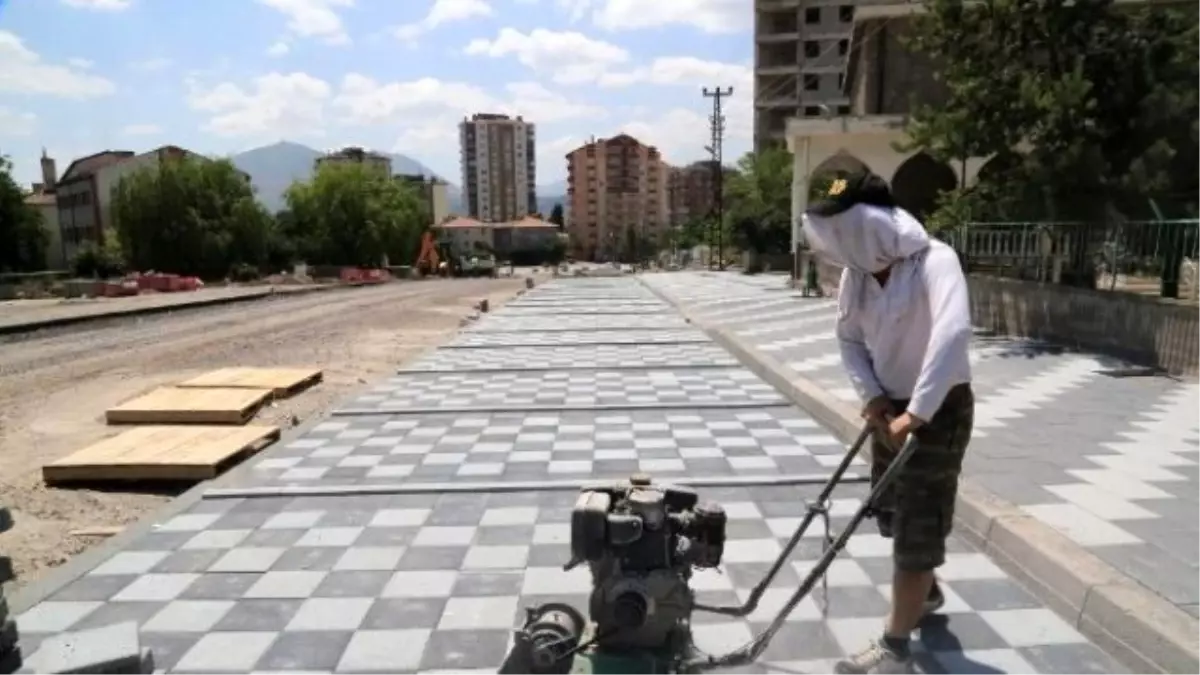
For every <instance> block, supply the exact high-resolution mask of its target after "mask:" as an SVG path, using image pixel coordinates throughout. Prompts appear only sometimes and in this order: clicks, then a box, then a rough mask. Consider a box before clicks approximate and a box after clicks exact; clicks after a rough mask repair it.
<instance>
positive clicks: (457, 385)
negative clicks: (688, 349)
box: [344, 367, 784, 412]
mask: <svg viewBox="0 0 1200 675" xmlns="http://www.w3.org/2000/svg"><path fill="white" fill-rule="evenodd" d="M783 401H784V399H783V398H782V396H781V395H780V394H779V392H777V391H775V389H774V388H773V387H771V386H770V385H769V384H767V383H765V382H763V381H762V380H761V379H759V378H758V376H757V375H755V374H754V373H752V372H750V371H749V370H746V369H745V368H740V367H735V368H719V369H694V370H687V369H670V370H668V369H661V370H641V371H615V370H595V371H540V372H528V373H522V372H508V373H466V372H464V373H445V374H443V373H438V374H433V373H430V374H420V375H398V376H395V377H391V378H388V379H387V380H385V381H384V382H383V383H382V384H380V385H378V386H376V387H374V388H372V389H371V390H369V391H368V392H367V393H365V394H362V395H359V396H358V397H356V398H354V399H352V400H350V401H349V402H348V403H347V404H346V405H345V406H344V408H348V409H353V410H372V411H374V410H378V411H380V412H390V411H393V410H395V411H402V410H405V409H414V410H415V409H420V410H427V409H437V408H443V409H445V408H450V409H470V408H489V409H499V410H521V409H528V408H546V409H550V408H555V407H559V408H561V407H575V406H585V407H598V406H606V405H627V404H634V405H643V406H655V405H656V406H662V405H672V406H677V407H678V406H686V405H689V404H715V403H761V404H780V403H783Z"/></svg>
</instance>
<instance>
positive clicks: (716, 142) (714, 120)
mask: <svg viewBox="0 0 1200 675" xmlns="http://www.w3.org/2000/svg"><path fill="white" fill-rule="evenodd" d="M702 93H703V94H704V97H705V98H711V99H712V101H713V111H712V116H711V117H709V119H708V121H709V130H710V132H711V134H712V138H711V142H712V145H709V146H708V148H706V149H707V150H708V151H709V153H710V154H711V155H712V159H713V172H714V174H713V190H714V194H713V206H714V211H715V214H714V215H715V216H716V217H715V218H714V219H713V224H712V226H713V227H715V228H716V230H717V266H718V268H719V269H721V270H724V269H725V258H724V256H723V253H724V242H723V241H722V232H721V230H722V228H721V224H722V222H723V221H724V220H725V198H724V197H725V195H724V192H725V190H724V187H725V186H724V182H725V180H724V179H725V170H724V168H725V167H724V164H725V162H724V152H723V147H722V146H724V144H725V115H723V114H722V113H721V101H722V100H723V99H724V98H725V97H728V96H733V87H726V88H725V89H722V88H721V87H715V88H714V89H712V90H710V89H709V88H708V87H705V88H704V89H703V91H702ZM710 241H711V239H710ZM712 255H713V254H712V245H711V244H710V245H709V247H708V267H709V269H712V262H713V261H712Z"/></svg>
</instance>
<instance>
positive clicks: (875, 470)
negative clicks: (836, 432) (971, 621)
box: [871, 403, 946, 616]
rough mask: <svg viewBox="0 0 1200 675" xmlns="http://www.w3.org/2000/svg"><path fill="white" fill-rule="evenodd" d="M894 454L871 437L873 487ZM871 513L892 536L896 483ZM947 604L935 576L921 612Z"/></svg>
mask: <svg viewBox="0 0 1200 675" xmlns="http://www.w3.org/2000/svg"><path fill="white" fill-rule="evenodd" d="M900 412H903V406H900V405H899V404H898V403H897V404H895V409H894V410H893V414H899V413H900ZM892 457H893V454H892V452H891V450H890V449H889V448H888V447H887V446H886V445H884V444H883V443H881V442H879V439H878V438H876V437H872V438H871V488H872V489H874V488H875V485H877V484H878V483H879V479H880V478H881V477H882V476H883V473H884V472H885V471H887V469H888V467H889V466H891V464H892ZM871 515H872V517H874V519H875V525H876V526H877V527H878V528H879V536H881V537H883V538H884V539H891V538H892V521H893V520H894V519H895V516H896V486H895V483H893V484H892V485H889V486H887V487H886V488H885V489H884V490H883V492H882V493H880V495H879V497H878V498H877V499H876V500H875V503H874V504H873V505H872V507H871ZM944 604H946V598H945V597H944V596H943V595H942V590H941V588H939V587H938V583H937V579H936V578H934V579H933V581H932V582H931V583H930V584H929V589H928V590H927V591H926V593H925V600H924V602H923V604H922V610H921V614H922V616H924V615H926V614H932V613H934V612H936V611H938V610H939V609H941V608H942V605H944Z"/></svg>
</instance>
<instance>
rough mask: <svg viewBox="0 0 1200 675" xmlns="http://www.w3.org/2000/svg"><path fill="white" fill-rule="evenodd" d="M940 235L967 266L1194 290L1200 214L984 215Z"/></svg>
mask: <svg viewBox="0 0 1200 675" xmlns="http://www.w3.org/2000/svg"><path fill="white" fill-rule="evenodd" d="M938 236H939V237H940V238H941V239H942V240H943V241H945V242H946V243H947V244H949V245H950V246H952V247H953V248H954V249H955V250H956V251H957V252H958V254H959V257H960V258H961V259H962V261H963V265H964V267H966V269H967V270H968V271H969V272H974V273H989V274H996V275H999V276H1005V277H1012V278H1017V279H1025V280H1029V281H1040V282H1048V283H1063V284H1069V285H1073V286H1084V287H1089V288H1098V289H1104V290H1112V291H1117V290H1123V291H1131V292H1137V293H1149V292H1152V291H1153V292H1155V293H1156V294H1158V295H1161V296H1162V297H1167V298H1177V297H1180V290H1181V287H1184V291H1186V294H1187V295H1189V296H1190V297H1195V292H1196V291H1195V289H1196V285H1197V270H1196V265H1197V258H1200V220H1195V219H1186V220H1148V221H1122V222H1112V223H1094V222H1049V223H1032V222H978V223H967V224H965V225H963V226H960V227H956V228H951V229H947V230H943V231H942V232H939V233H938Z"/></svg>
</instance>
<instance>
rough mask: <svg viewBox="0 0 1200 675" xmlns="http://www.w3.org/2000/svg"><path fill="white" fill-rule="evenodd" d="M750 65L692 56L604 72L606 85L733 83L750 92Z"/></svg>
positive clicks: (727, 84)
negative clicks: (621, 70)
mask: <svg viewBox="0 0 1200 675" xmlns="http://www.w3.org/2000/svg"><path fill="white" fill-rule="evenodd" d="M753 72H754V71H753V70H752V69H751V68H750V67H749V66H744V65H740V64H736V63H722V62H720V61H705V60H704V59H697V58H695V57H691V56H673V57H664V58H659V59H655V60H654V61H653V62H652V63H651V64H650V65H648V66H643V67H640V68H635V69H633V70H630V71H626V72H616V71H614V72H608V73H604V74H603V75H601V76H600V80H599V84H600V85H601V86H605V87H624V86H628V85H631V84H655V85H691V86H696V87H716V86H722V87H733V88H734V91H735V93H736V92H738V91H741V92H744V93H745V94H746V95H747V96H748V95H750V92H751V90H752V88H753V85H754V78H753Z"/></svg>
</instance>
